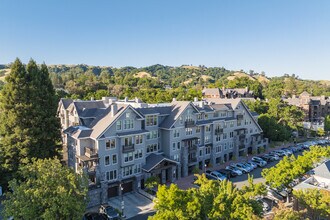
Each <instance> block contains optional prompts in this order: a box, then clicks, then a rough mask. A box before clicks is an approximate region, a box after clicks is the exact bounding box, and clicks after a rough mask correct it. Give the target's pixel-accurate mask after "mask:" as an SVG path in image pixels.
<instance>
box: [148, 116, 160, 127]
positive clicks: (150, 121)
mask: <svg viewBox="0 0 330 220" xmlns="http://www.w3.org/2000/svg"><path fill="white" fill-rule="evenodd" d="M157 119H158V117H157V115H147V116H146V126H155V125H157Z"/></svg>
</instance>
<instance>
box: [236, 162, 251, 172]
mask: <svg viewBox="0 0 330 220" xmlns="http://www.w3.org/2000/svg"><path fill="white" fill-rule="evenodd" d="M232 166H234V167H236V168H237V169H240V170H242V172H243V173H249V172H251V171H252V169H251V167H248V166H246V165H244V164H243V163H236V164H232Z"/></svg>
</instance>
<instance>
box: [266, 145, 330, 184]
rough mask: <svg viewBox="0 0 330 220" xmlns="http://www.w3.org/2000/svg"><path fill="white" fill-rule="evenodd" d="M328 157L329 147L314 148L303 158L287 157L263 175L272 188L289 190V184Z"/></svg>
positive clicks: (329, 153) (305, 153)
mask: <svg viewBox="0 0 330 220" xmlns="http://www.w3.org/2000/svg"><path fill="white" fill-rule="evenodd" d="M328 157H330V148H329V147H326V148H324V147H320V146H313V147H311V149H310V151H308V152H304V153H303V155H302V156H298V157H297V158H296V157H295V156H294V155H292V156H291V157H286V156H285V157H284V158H283V159H282V160H281V161H280V162H279V163H277V164H276V165H275V166H274V167H271V168H266V169H263V170H262V173H261V174H262V176H263V177H264V178H265V180H266V183H267V184H268V185H270V186H271V187H273V188H282V187H287V188H289V184H290V183H291V182H292V181H293V180H294V179H296V178H298V177H300V176H302V175H303V174H304V173H306V172H307V171H308V170H310V169H312V168H313V165H314V164H315V163H317V162H319V161H321V160H322V159H323V158H328Z"/></svg>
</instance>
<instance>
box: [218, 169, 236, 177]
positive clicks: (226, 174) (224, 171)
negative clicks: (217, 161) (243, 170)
mask: <svg viewBox="0 0 330 220" xmlns="http://www.w3.org/2000/svg"><path fill="white" fill-rule="evenodd" d="M218 172H220V173H222V174H223V175H225V176H226V177H227V179H230V178H232V177H235V176H237V173H235V172H233V171H231V170H226V169H220V170H218Z"/></svg>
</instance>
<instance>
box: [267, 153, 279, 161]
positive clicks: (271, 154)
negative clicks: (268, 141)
mask: <svg viewBox="0 0 330 220" xmlns="http://www.w3.org/2000/svg"><path fill="white" fill-rule="evenodd" d="M268 155H270V156H272V157H273V158H274V160H279V159H280V156H278V154H276V153H275V152H270V153H268Z"/></svg>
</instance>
